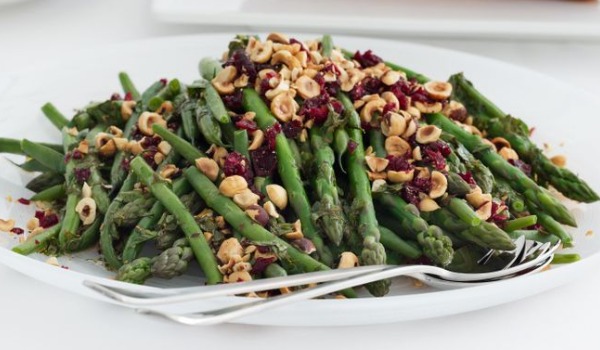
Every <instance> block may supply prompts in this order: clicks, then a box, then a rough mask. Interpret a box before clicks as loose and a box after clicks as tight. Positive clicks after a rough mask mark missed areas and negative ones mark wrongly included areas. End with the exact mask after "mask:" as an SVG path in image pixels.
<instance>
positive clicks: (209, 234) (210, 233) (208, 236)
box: [202, 232, 214, 242]
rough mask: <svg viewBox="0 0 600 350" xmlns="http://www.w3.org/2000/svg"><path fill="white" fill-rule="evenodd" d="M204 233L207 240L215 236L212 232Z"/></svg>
mask: <svg viewBox="0 0 600 350" xmlns="http://www.w3.org/2000/svg"><path fill="white" fill-rule="evenodd" d="M202 235H203V236H204V239H206V241H207V242H210V240H211V239H212V238H213V236H214V235H213V233H212V232H202Z"/></svg>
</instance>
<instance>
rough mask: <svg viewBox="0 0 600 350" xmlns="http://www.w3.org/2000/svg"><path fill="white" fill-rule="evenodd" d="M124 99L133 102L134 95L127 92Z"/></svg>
mask: <svg viewBox="0 0 600 350" xmlns="http://www.w3.org/2000/svg"><path fill="white" fill-rule="evenodd" d="M123 99H124V100H125V101H131V100H133V95H132V94H131V92H126V93H125V97H124V98H123Z"/></svg>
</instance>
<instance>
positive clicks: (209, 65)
mask: <svg viewBox="0 0 600 350" xmlns="http://www.w3.org/2000/svg"><path fill="white" fill-rule="evenodd" d="M198 68H199V70H200V75H201V76H202V78H204V79H206V80H208V81H210V80H212V79H213V78H214V77H215V76H216V75H217V73H219V72H220V71H221V70H222V69H223V68H222V67H221V64H220V63H219V61H217V60H215V59H213V58H211V57H204V58H203V59H201V60H200V64H199V67H198Z"/></svg>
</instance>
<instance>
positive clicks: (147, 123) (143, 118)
mask: <svg viewBox="0 0 600 350" xmlns="http://www.w3.org/2000/svg"><path fill="white" fill-rule="evenodd" d="M137 124H138V129H139V130H140V132H141V133H142V134H144V135H146V136H152V135H154V130H152V125H154V124H158V125H160V126H163V127H166V126H167V122H166V121H165V120H164V119H163V117H162V116H161V115H160V114H158V113H153V112H144V113H142V114H141V115H140V118H139V119H138V123H137Z"/></svg>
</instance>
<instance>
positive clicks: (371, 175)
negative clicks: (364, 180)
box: [367, 171, 387, 181]
mask: <svg viewBox="0 0 600 350" xmlns="http://www.w3.org/2000/svg"><path fill="white" fill-rule="evenodd" d="M367 175H368V177H369V181H376V180H385V179H387V174H386V173H385V172H380V173H374V172H372V171H367Z"/></svg>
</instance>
